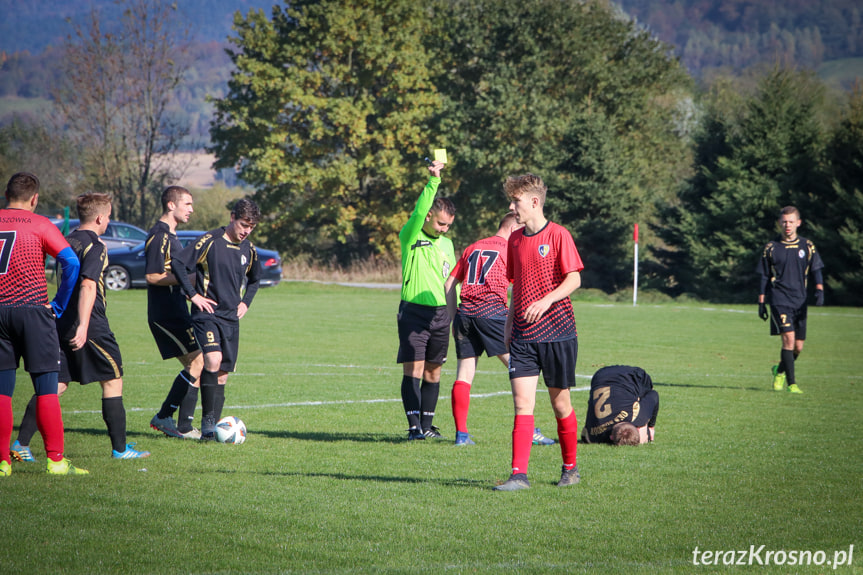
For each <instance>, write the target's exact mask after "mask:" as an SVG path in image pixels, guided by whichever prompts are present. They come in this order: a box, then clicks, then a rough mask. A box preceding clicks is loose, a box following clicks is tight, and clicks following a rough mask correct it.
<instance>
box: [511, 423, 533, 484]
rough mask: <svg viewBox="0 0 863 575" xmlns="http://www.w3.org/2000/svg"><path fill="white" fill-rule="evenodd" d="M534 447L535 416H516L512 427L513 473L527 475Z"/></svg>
mask: <svg viewBox="0 0 863 575" xmlns="http://www.w3.org/2000/svg"><path fill="white" fill-rule="evenodd" d="M532 445H533V416H532V415H516V416H515V422H514V423H513V426H512V472H513V473H524V474H527V464H528V463H529V462H530V448H531V446H532Z"/></svg>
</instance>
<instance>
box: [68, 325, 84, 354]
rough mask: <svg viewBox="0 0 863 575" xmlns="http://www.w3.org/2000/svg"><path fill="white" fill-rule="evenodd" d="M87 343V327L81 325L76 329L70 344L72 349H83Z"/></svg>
mask: <svg viewBox="0 0 863 575" xmlns="http://www.w3.org/2000/svg"><path fill="white" fill-rule="evenodd" d="M86 343H87V327H86V326H83V325H79V326H78V329H76V330H75V337H73V338H72V339H70V340H69V345H70V346H71V347H72V351H78V350H79V349H83V348H84V345H85V344H86Z"/></svg>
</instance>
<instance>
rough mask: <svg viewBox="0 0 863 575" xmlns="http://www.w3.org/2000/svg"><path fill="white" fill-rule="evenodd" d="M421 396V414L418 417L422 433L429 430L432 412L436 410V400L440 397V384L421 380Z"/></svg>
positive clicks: (432, 416) (432, 417)
mask: <svg viewBox="0 0 863 575" xmlns="http://www.w3.org/2000/svg"><path fill="white" fill-rule="evenodd" d="M420 393H421V396H422V408H421V409H422V413H421V415H420V424H421V425H422V428H423V431H425V430H427V429H431V426H432V420H433V419H434V410H435V408H437V399H438V397H439V396H440V382H439V381H435V382H431V381H426V380H423V386H422V390H421V392H420Z"/></svg>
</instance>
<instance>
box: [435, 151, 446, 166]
mask: <svg viewBox="0 0 863 575" xmlns="http://www.w3.org/2000/svg"><path fill="white" fill-rule="evenodd" d="M434 160H435V162H441V163H442V164H446V148H441V149H439V150H435V151H434Z"/></svg>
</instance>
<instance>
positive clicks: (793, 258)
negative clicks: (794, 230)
mask: <svg viewBox="0 0 863 575" xmlns="http://www.w3.org/2000/svg"><path fill="white" fill-rule="evenodd" d="M823 267H824V263H823V262H822V261H821V256H820V255H819V254H818V252H817V251H816V250H815V244H813V243H812V242H811V241H810V240H807V239H806V238H803V237H800V236H797V239H796V240H794V241H792V242H785V241H782V239H781V238H777V239H776V240H774V241H772V242H768V243H767V245H766V246H764V251H763V252H762V254H761V262H760V265H759V271H760V273H761V275H762V277H763V278H766V279H767V289H766V291H765V294H764V295H765V301H767V302H768V303H771V304H773V305H775V306H786V307H791V308H801V307H803V305H804V304H805V303H806V281H807V278H808V276H809V273H810V272H814V271H815V270H820V269H822V268H823Z"/></svg>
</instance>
